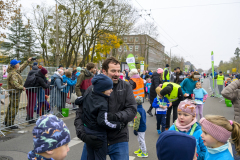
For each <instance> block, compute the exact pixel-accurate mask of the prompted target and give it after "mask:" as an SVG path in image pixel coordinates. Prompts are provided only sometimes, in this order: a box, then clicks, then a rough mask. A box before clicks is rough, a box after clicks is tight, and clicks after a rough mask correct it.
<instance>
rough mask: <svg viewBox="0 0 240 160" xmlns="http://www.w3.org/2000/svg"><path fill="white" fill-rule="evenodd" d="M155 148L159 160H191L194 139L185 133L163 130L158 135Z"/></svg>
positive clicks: (193, 151) (193, 150) (194, 145)
mask: <svg viewBox="0 0 240 160" xmlns="http://www.w3.org/2000/svg"><path fill="white" fill-rule="evenodd" d="M156 148H157V156H158V159H159V160H166V159H169V160H170V159H177V160H192V159H193V156H194V153H195V148H196V139H195V138H194V137H193V136H189V135H187V134H185V133H181V132H176V131H165V132H163V133H162V134H161V135H160V136H159V138H158V140H157V145H156Z"/></svg>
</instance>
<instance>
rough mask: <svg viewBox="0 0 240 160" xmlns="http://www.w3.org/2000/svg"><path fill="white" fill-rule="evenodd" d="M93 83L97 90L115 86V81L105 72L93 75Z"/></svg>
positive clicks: (101, 90)
mask: <svg viewBox="0 0 240 160" xmlns="http://www.w3.org/2000/svg"><path fill="white" fill-rule="evenodd" d="M92 85H93V90H94V91H95V92H104V91H106V90H109V89H112V88H113V81H112V80H111V79H110V78H109V77H108V76H105V75H104V74H98V75H96V76H94V77H93V79H92Z"/></svg>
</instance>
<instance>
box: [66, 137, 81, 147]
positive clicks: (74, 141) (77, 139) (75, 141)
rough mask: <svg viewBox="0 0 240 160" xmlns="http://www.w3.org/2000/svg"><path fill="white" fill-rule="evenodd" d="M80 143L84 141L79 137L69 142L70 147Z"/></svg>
mask: <svg viewBox="0 0 240 160" xmlns="http://www.w3.org/2000/svg"><path fill="white" fill-rule="evenodd" d="M79 143H82V141H81V140H80V139H79V138H78V137H75V138H73V139H72V140H71V141H70V142H69V143H68V147H69V148H70V147H72V146H75V145H77V144H79Z"/></svg>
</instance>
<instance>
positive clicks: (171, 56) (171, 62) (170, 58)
mask: <svg viewBox="0 0 240 160" xmlns="http://www.w3.org/2000/svg"><path fill="white" fill-rule="evenodd" d="M177 46H178V45H176V46H172V47H171V48H170V65H169V71H171V65H172V62H171V61H172V54H171V49H172V48H174V47H177ZM169 73H170V72H169Z"/></svg>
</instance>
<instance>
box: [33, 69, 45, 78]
mask: <svg viewBox="0 0 240 160" xmlns="http://www.w3.org/2000/svg"><path fill="white" fill-rule="evenodd" d="M35 76H37V77H42V78H45V76H44V75H43V74H42V72H41V70H39V71H38V72H37V73H36V74H35Z"/></svg>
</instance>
